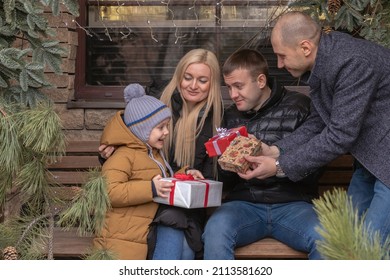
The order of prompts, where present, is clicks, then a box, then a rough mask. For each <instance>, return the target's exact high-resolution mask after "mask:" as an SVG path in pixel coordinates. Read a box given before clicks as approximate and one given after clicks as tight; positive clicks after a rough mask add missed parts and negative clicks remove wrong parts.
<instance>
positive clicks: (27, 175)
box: [15, 154, 50, 213]
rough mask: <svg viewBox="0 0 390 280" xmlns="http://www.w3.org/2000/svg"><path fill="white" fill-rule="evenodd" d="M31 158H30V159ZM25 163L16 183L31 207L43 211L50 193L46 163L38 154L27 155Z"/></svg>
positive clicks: (36, 210)
mask: <svg viewBox="0 0 390 280" xmlns="http://www.w3.org/2000/svg"><path fill="white" fill-rule="evenodd" d="M28 158H29V159H28ZM25 162H26V163H25V164H24V165H23V166H22V167H21V169H20V171H19V172H18V174H17V175H16V179H15V184H16V185H17V186H18V187H19V188H20V190H21V192H22V193H23V194H24V199H25V201H26V203H27V204H28V205H29V207H30V208H29V209H34V210H35V212H36V213H41V212H42V211H43V210H44V209H42V207H44V204H43V203H44V202H46V200H47V199H46V198H47V197H48V195H49V188H50V186H49V183H48V182H49V180H48V178H47V176H48V175H47V173H46V164H45V162H44V161H42V159H39V158H38V155H36V154H30V155H28V156H26V160H25Z"/></svg>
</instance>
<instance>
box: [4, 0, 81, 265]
mask: <svg viewBox="0 0 390 280" xmlns="http://www.w3.org/2000/svg"><path fill="white" fill-rule="evenodd" d="M60 4H64V5H65V7H67V8H68V10H69V11H70V13H71V14H73V15H74V16H78V8H79V6H78V1H77V0H41V1H39V0H34V1H31V0H3V1H1V2H0V173H1V176H0V214H2V213H3V212H4V209H5V206H6V203H7V202H8V203H10V202H9V200H10V197H12V198H14V197H16V196H18V197H20V200H21V205H23V206H22V209H21V210H22V211H21V213H17V215H15V216H10V217H5V218H6V219H7V220H6V221H4V222H3V223H0V249H2V248H5V247H7V246H13V247H15V248H16V250H17V252H18V255H19V258H20V259H39V258H42V257H43V255H42V250H43V248H44V247H42V246H48V244H50V242H49V243H47V240H48V239H49V240H50V239H51V238H52V228H53V226H54V217H55V215H57V214H58V210H56V209H55V208H53V207H51V205H52V204H53V203H54V201H55V199H54V198H53V196H52V193H51V192H50V190H49V185H50V184H49V183H50V176H49V175H48V172H47V169H46V166H47V165H48V164H49V163H51V162H53V161H54V160H57V159H58V157H61V155H63V153H64V150H65V144H66V141H65V136H64V134H63V130H62V126H61V122H60V119H59V117H58V115H57V114H56V113H55V111H54V106H53V102H52V101H51V100H50V98H49V97H48V96H46V95H45V94H42V93H41V89H42V88H45V87H50V86H51V85H50V83H49V82H48V81H47V79H46V76H45V69H46V71H47V70H48V69H49V70H50V69H51V70H52V71H53V72H54V73H56V74H60V73H61V65H62V58H61V55H63V54H65V50H64V49H63V48H62V47H61V46H60V44H59V41H58V40H56V39H55V36H56V32H55V30H54V29H52V28H51V27H49V24H48V20H47V18H46V16H45V14H44V10H46V14H50V11H51V14H54V15H58V14H59V12H60ZM1 218H2V219H4V217H1ZM40 241H42V242H40ZM45 242H46V243H45ZM49 247H50V246H49ZM48 251H49V254H48V258H51V256H50V248H49V249H48Z"/></svg>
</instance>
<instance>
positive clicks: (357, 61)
mask: <svg viewBox="0 0 390 280" xmlns="http://www.w3.org/2000/svg"><path fill="white" fill-rule="evenodd" d="M389 60H390V50H389V49H388V48H384V47H382V46H379V45H377V44H375V43H373V42H370V41H367V40H362V39H356V38H353V37H352V36H350V35H348V34H345V33H340V32H335V31H334V32H330V33H329V34H325V33H324V34H322V36H321V39H320V43H319V47H318V51H317V57H316V60H315V64H314V67H313V69H312V71H311V73H307V75H306V76H309V79H308V84H309V86H310V96H311V100H312V111H311V114H310V117H309V119H308V121H307V122H305V124H304V125H303V126H302V127H300V128H299V129H298V130H297V131H296V132H294V133H293V135H291V138H290V137H289V139H288V140H287V139H286V141H280V142H278V146H279V147H282V148H283V149H285V150H286V152H285V153H284V154H282V156H281V157H280V165H281V167H282V169H283V171H285V173H286V174H287V175H288V176H289V177H290V178H291V179H292V180H294V181H296V180H300V179H302V178H303V177H305V176H306V175H307V174H308V173H310V172H311V171H312V170H315V169H316V168H317V167H318V166H323V165H325V164H327V163H328V162H330V161H332V160H333V159H335V158H337V157H338V156H340V155H343V154H345V153H348V152H350V153H351V154H352V155H353V156H354V157H355V158H356V159H357V160H358V161H359V162H360V163H361V164H362V165H363V166H364V167H365V168H367V170H368V171H370V172H371V173H372V174H373V175H374V176H375V177H376V178H378V179H379V180H381V181H382V182H383V183H384V184H385V185H387V186H388V187H390V172H389V169H390V165H389V163H390V161H389V155H390V117H389V113H388V111H389V108H390V79H389V76H390V63H389ZM303 78H305V77H303ZM294 162H298V164H295V165H294V164H293V163H294Z"/></svg>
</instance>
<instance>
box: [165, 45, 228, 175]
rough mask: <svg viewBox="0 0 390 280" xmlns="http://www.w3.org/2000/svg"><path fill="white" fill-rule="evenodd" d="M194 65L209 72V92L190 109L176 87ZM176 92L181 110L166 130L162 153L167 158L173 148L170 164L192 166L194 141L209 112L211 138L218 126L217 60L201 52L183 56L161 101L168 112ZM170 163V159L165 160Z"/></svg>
mask: <svg viewBox="0 0 390 280" xmlns="http://www.w3.org/2000/svg"><path fill="white" fill-rule="evenodd" d="M194 63H204V64H205V65H207V66H208V67H209V68H210V72H211V77H210V78H211V79H210V91H209V94H208V97H207V98H206V99H205V100H203V101H201V102H199V103H198V104H196V105H195V107H193V108H191V109H190V107H189V106H188V105H187V103H186V101H185V100H184V98H183V96H182V93H181V92H180V91H181V90H180V84H181V82H182V80H183V78H184V73H185V71H186V70H187V68H188V66H189V65H191V64H194ZM176 89H177V90H178V91H179V92H180V96H181V98H182V101H183V107H182V110H181V112H180V117H179V119H178V120H177V122H176V125H175V127H173V124H172V119H171V123H170V126H169V130H170V133H169V136H168V139H167V140H168V141H165V143H164V151H165V154H166V155H168V156H169V155H170V153H169V148H170V147H172V145H173V143H174V144H175V145H174V146H175V151H174V160H175V162H176V163H177V165H178V166H180V167H184V166H191V167H192V166H193V164H194V160H195V146H196V144H195V142H196V141H195V140H196V138H197V137H198V135H199V133H200V132H201V131H202V128H203V126H204V123H205V120H206V118H207V116H208V114H209V113H210V112H212V114H213V119H212V126H213V134H215V128H216V127H219V126H220V125H221V119H222V112H223V104H222V97H221V73H220V68H219V64H218V60H217V57H216V56H215V54H214V53H212V52H211V51H208V50H205V49H194V50H191V51H189V52H188V53H186V54H185V55H184V56H183V57H182V58H181V59H180V61H179V63H178V64H177V66H176V69H175V73H174V75H173V77H172V79H171V81H170V82H169V84H168V85H167V86H166V87H165V89H164V91H163V93H162V95H161V101H163V102H164V103H165V104H167V106H168V107H169V108H171V109H172V102H171V98H172V95H173V93H174V92H175V90H176ZM201 111H202V115H201V119H200V121H199V122H198V116H199V114H200V113H201ZM169 160H172V159H169Z"/></svg>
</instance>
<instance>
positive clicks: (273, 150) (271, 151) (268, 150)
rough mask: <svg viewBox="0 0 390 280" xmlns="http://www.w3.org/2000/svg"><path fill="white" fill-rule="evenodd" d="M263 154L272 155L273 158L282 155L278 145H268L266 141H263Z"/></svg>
mask: <svg viewBox="0 0 390 280" xmlns="http://www.w3.org/2000/svg"><path fill="white" fill-rule="evenodd" d="M261 155H263V156H267V157H272V158H275V159H276V158H278V157H279V155H280V152H279V149H278V147H276V146H268V145H267V144H265V143H264V142H261Z"/></svg>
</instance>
